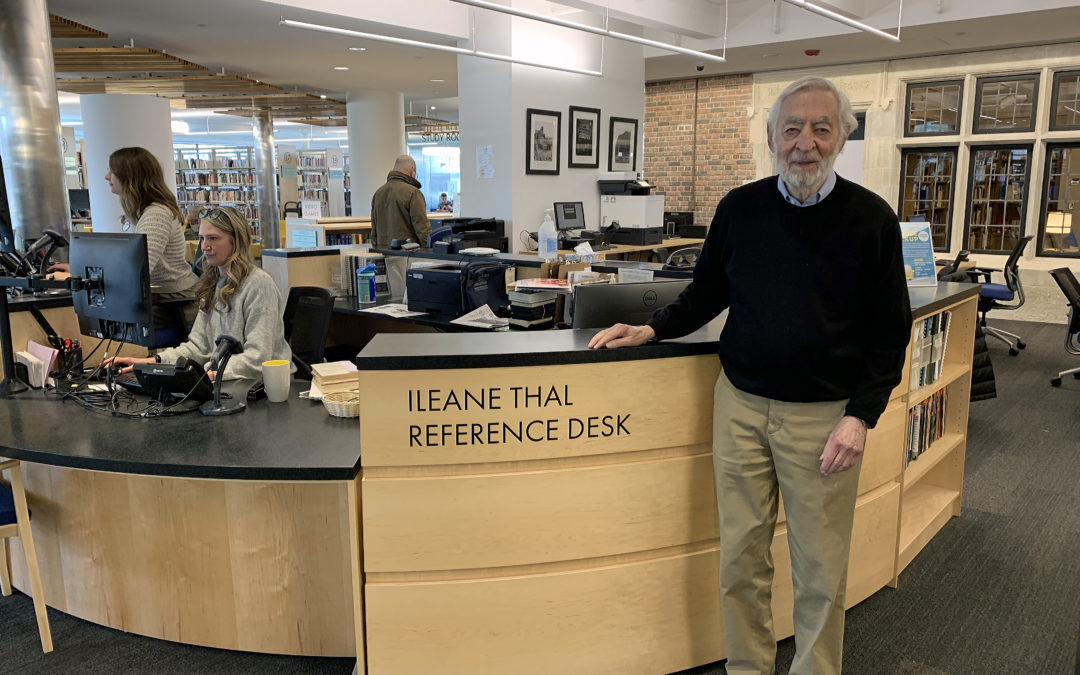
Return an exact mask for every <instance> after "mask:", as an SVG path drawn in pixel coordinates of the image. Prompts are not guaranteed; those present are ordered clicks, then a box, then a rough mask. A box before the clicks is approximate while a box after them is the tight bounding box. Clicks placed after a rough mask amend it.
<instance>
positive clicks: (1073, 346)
mask: <svg viewBox="0 0 1080 675" xmlns="http://www.w3.org/2000/svg"><path fill="white" fill-rule="evenodd" d="M1050 276H1052V277H1054V281H1056V282H1057V285H1058V287H1059V288H1060V289H1061V292H1062V293H1064V294H1065V299H1066V300H1068V301H1069V327H1068V329H1067V330H1066V331H1065V351H1067V352H1068V353H1070V354H1072V355H1073V356H1080V282H1077V281H1076V277H1075V276H1073V273H1072V270H1071V269H1069V268H1068V267H1059V268H1057V269H1056V270H1050ZM1066 375H1072V376H1073V377H1074V378H1076V379H1078V380H1080V367H1078V368H1070V369H1068V370H1063V371H1061V372H1060V373H1058V374H1057V377H1055V378H1053V379H1051V380H1050V384H1052V385H1053V386H1055V387H1060V386H1061V378H1063V377H1065V376H1066Z"/></svg>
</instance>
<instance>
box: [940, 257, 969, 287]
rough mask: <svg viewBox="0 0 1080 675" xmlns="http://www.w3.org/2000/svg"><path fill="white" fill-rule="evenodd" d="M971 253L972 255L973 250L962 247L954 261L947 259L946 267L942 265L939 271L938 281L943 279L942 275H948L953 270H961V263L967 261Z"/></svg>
mask: <svg viewBox="0 0 1080 675" xmlns="http://www.w3.org/2000/svg"><path fill="white" fill-rule="evenodd" d="M969 255H971V251H968V250H967V249H961V250H960V251H959V252H958V253H957V254H956V258H955V259H954V260H953V261H952V262H948V261H946V262H945V265H944V267H942V268H941V271H939V272H938V273H937V278H938V281H942V277H945V276H948V275H950V274H952V273H953V272H956V271H957V270H959V269H960V265H961V264H962V263H965V262H967V260H968V256H969ZM939 264H940V262H939Z"/></svg>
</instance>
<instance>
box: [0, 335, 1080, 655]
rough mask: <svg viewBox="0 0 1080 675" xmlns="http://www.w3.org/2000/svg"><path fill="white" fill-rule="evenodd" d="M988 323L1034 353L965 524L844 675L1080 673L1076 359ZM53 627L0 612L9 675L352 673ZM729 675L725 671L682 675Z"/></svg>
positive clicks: (862, 625)
mask: <svg viewBox="0 0 1080 675" xmlns="http://www.w3.org/2000/svg"><path fill="white" fill-rule="evenodd" d="M993 323H995V324H996V325H1001V326H1002V327H1004V328H1006V329H1007V330H1011V331H1013V332H1016V333H1019V334H1021V335H1023V336H1024V338H1025V342H1026V343H1027V345H1028V348H1027V349H1026V350H1024V351H1023V352H1022V353H1021V354H1020V356H1017V357H1010V356H1008V354H1007V350H1006V348H1005V346H1004V345H1003V344H1002V343H1000V342H997V341H991V346H990V348H991V352H992V354H993V360H994V368H995V371H996V375H997V385H998V386H997V389H998V397H997V398H996V399H993V400H990V401H981V402H977V403H973V404H972V405H971V416H970V423H969V435H968V446H967V473H966V480H965V485H964V504H963V509H964V513H963V515H962V516H961V517H960V518H954V519H952V520H951V521H950V522H949V523H948V524H947V525H946V526H945V529H943V530H942V532H941V533H940V534H939V535H938V536H937V537H936V538H935V539H934V540H933V541H932V542H930V544H929V545H928V546H927V547H926V549H924V550H923V552H922V553H921V554H919V556H918V557H917V558H916V559H915V560H914V561H913V562H912V563H911V565H910V566H909V567H908V568H907V569H906V570H905V571H904V572H903V573H902V574H901V575H900V585H899V587H898V588H896V589H891V588H885V589H882V590H881V591H878V592H877V593H876V594H874V595H873V596H871V597H870V598H869V599H867V600H866V601H865V602H863V603H861V604H860V605H858V606H857V607H855V608H853V609H852V610H851V611H849V612H848V618H847V632H846V636H845V643H844V671H845V673H848V674H849V675H851V674H854V675H863V674H866V675H969V674H970V675H995V674H997V673H1002V674H1004V673H1039V674H1044V673H1045V674H1048V675H1057V674H1062V675H1067V674H1069V673H1073V672H1074V659H1075V658H1076V656H1075V655H1076V649H1077V636H1078V632H1080V380H1075V379H1072V378H1066V380H1065V382H1064V383H1063V385H1062V386H1061V387H1060V388H1054V387H1051V386H1050V383H1049V380H1050V377H1052V376H1053V375H1055V374H1056V373H1057V371H1058V370H1060V369H1062V368H1066V367H1073V366H1077V365H1080V359H1076V358H1075V357H1070V356H1069V355H1067V354H1066V353H1065V351H1064V349H1063V348H1062V342H1063V339H1064V332H1065V328H1064V326H1062V325H1060V324H1038V323H1025V322H993ZM1070 359H1071V361H1070ZM49 618H50V621H51V622H52V628H53V639H54V642H55V644H56V651H54V652H53V653H52V654H49V655H48V656H43V655H42V654H41V649H40V645H39V643H38V636H37V627H36V624H35V623H34V612H33V605H32V604H31V602H30V600H29V598H27V597H26V596H23V595H21V594H18V593H16V594H15V595H14V596H13V597H10V598H0V626H3V633H2V634H3V638H4V639H3V641H2V642H0V645H2V646H0V673H61V672H63V673H120V672H125V673H126V672H130V673H163V674H170V673H264V674H273V673H343V674H344V673H349V672H351V671H352V667H353V663H354V662H353V661H352V660H349V659H313V658H297V657H275V656H264V655H257V654H248V653H244V652H229V651H222V650H216V649H205V648H200V647H189V646H185V645H178V644H173V643H170V642H164V641H161V640H153V639H150V638H143V637H138V636H133V635H129V634H126V633H122V632H120V631H115V630H110V629H108V628H102V627H100V626H96V625H93V624H90V623H87V622H85V621H80V620H78V619H74V618H72V617H69V616H67V615H66V614H62V613H60V612H55V611H50V612H49ZM250 629H251V630H258V626H251V627H250ZM794 651H795V645H794V640H792V639H788V640H784V641H782V642H780V644H779V646H778V659H777V660H778V669H777V671H778V672H779V673H786V672H787V671H788V668H789V664H790V662H791V658H792V655H793V654H794ZM722 672H723V665H722V664H719V663H717V664H711V665H708V666H703V667H701V668H695V669H694V670H692V671H687V675H688V674H689V673H693V674H694V675H706V674H708V675H718V674H719V673H722ZM1077 672H1078V673H1080V671H1077ZM376 675H379V674H376Z"/></svg>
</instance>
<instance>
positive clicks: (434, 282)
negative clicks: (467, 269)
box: [405, 265, 462, 317]
mask: <svg viewBox="0 0 1080 675" xmlns="http://www.w3.org/2000/svg"><path fill="white" fill-rule="evenodd" d="M405 289H406V291H407V295H408V296H409V311H410V312H427V313H428V314H441V315H443V316H454V317H456V316H461V313H462V302H461V268H460V267H458V266H457V265H438V266H436V267H416V268H413V269H410V270H408V271H406V272H405Z"/></svg>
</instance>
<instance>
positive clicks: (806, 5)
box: [453, 0, 903, 42]
mask: <svg viewBox="0 0 1080 675" xmlns="http://www.w3.org/2000/svg"><path fill="white" fill-rule="evenodd" d="M453 1H454V2H461V1H462V0H453ZM784 2H786V3H788V4H789V5H795V6H796V7H802V8H803V9H805V10H806V11H808V12H813V13H814V14H818V15H820V16H823V17H825V18H828V19H832V20H833V21H839V22H840V23H842V24H845V25H848V26H851V27H852V28H858V29H859V30H864V31H866V32H867V33H873V34H874V35H877V36H879V37H883V38H885V39H886V40H892V41H893V42H900V21H899V19H898V20H897V22H896V35H893V34H892V33H886V32H885V31H883V30H878V29H877V28H874V27H873V26H869V25H867V24H865V23H863V22H862V21H856V20H855V19H850V18H848V17H846V16H844V15H843V14H841V13H839V12H834V11H832V10H831V9H825V8H824V7H820V6H818V5H815V4H814V3H812V2H807V0H784ZM900 11H903V5H902V4H901V10H900Z"/></svg>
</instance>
